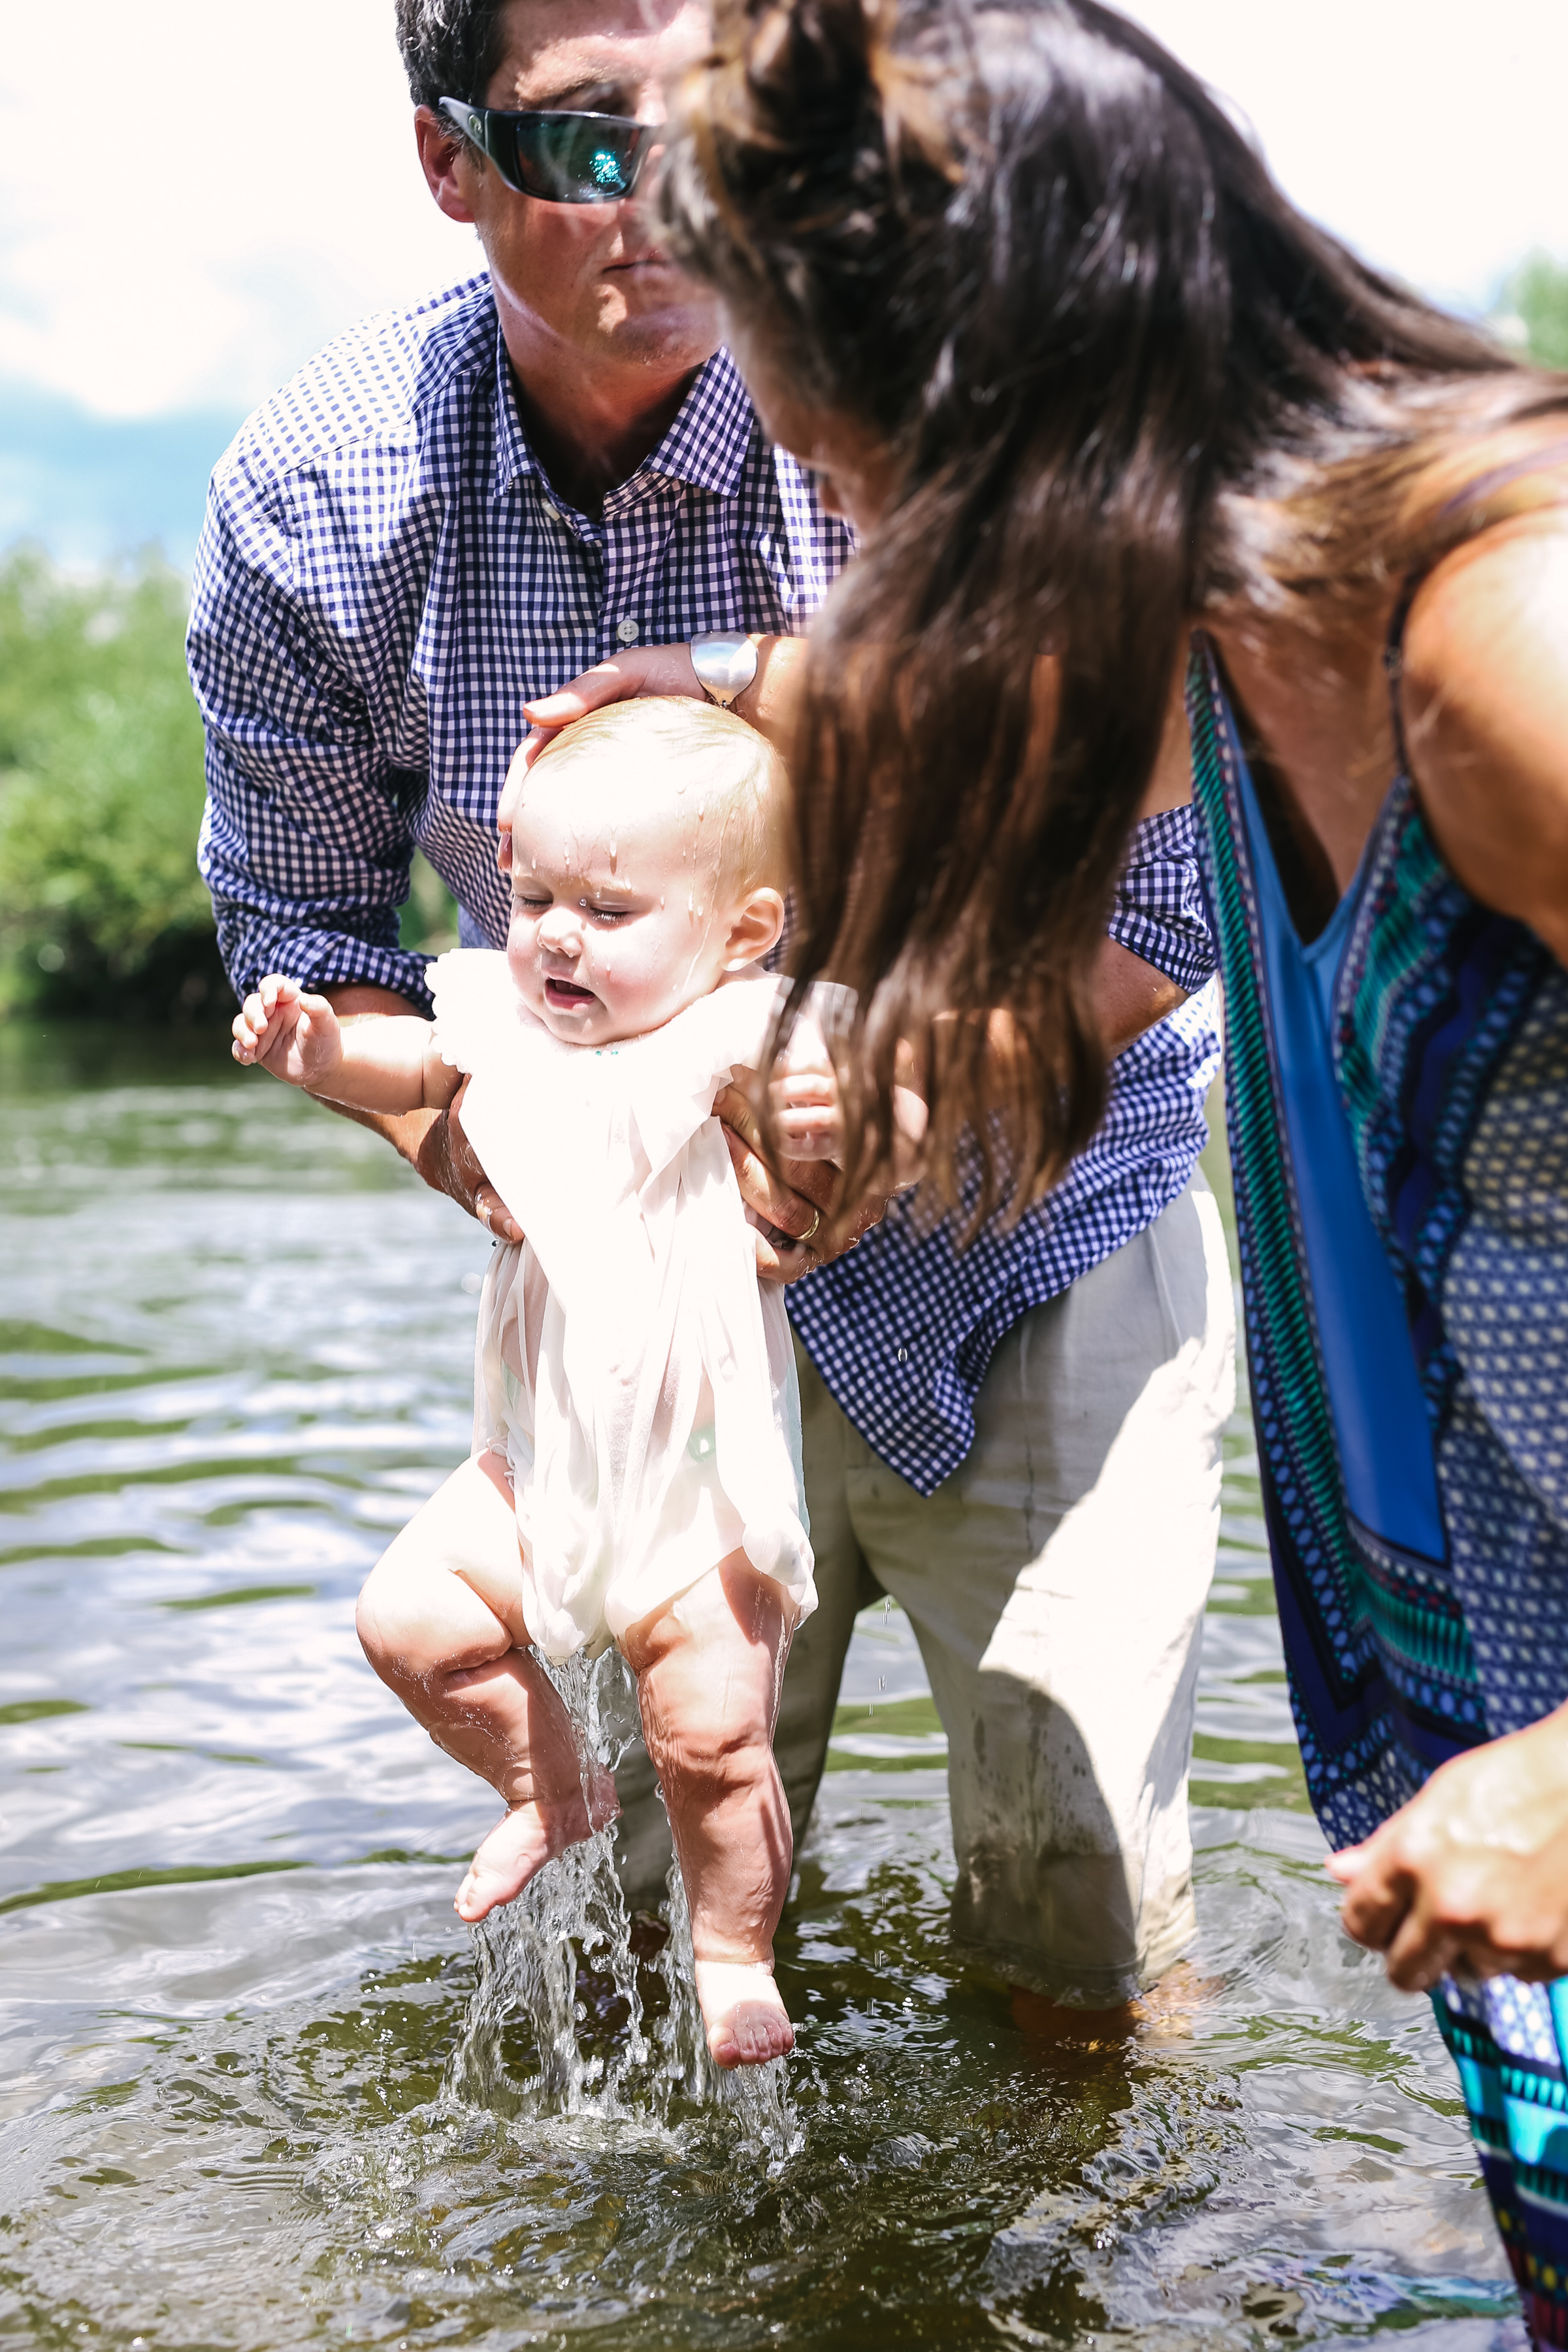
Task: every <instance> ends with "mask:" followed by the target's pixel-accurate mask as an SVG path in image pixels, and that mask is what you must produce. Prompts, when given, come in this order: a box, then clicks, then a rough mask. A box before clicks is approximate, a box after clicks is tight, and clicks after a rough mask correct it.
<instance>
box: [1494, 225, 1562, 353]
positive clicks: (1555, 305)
mask: <svg viewBox="0 0 1568 2352" xmlns="http://www.w3.org/2000/svg"><path fill="white" fill-rule="evenodd" d="M1502 310H1503V311H1504V313H1505V314H1506V316H1507V318H1508V319H1509V320H1510V321H1511V320H1514V319H1517V320H1518V321H1519V325H1520V328H1521V330H1522V332H1521V341H1522V342H1523V343H1524V345H1525V348H1526V349H1527V350H1528V352H1529V353H1530V356H1531V359H1532V360H1535V361H1537V362H1539V363H1540V365H1541V366H1542V367H1552V368H1568V268H1563V265H1562V264H1561V263H1559V262H1555V261H1553V260H1552V259H1551V257H1549V256H1548V255H1546V254H1544V253H1532V254H1531V257H1530V258H1529V260H1528V261H1525V262H1521V265H1520V267H1519V268H1517V269H1516V270H1515V271H1514V273H1513V275H1512V277H1511V278H1510V279H1509V281H1508V283H1507V285H1506V286H1505V288H1504V289H1503V299H1502Z"/></svg>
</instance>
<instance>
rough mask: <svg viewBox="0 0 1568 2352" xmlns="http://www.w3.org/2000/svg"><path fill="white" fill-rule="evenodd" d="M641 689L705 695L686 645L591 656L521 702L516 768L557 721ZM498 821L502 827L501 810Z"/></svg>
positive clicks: (524, 766)
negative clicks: (525, 726) (524, 723)
mask: <svg viewBox="0 0 1568 2352" xmlns="http://www.w3.org/2000/svg"><path fill="white" fill-rule="evenodd" d="M642 694H681V695H685V696H686V697H687V698H688V699H689V700H690V701H694V702H702V701H705V700H706V697H705V695H704V694H703V691H702V688H700V686H699V684H698V683H697V672H696V671H695V670H694V669H693V668H692V667H691V648H690V646H634V647H633V648H632V650H631V651H630V652H629V653H624V654H616V655H615V656H613V657H612V658H611V659H610V660H609V661H602V662H596V663H595V666H594V667H593V668H592V669H585V670H584V672H583V673H582V675H581V677H574V678H572V679H570V680H569V681H568V683H567V684H566V685H565V686H563V687H562V688H560V690H559V692H557V693H555V694H543V695H541V696H540V698H539V699H538V701H537V702H530V703H525V704H524V706H523V709H524V715H525V716H526V718H527V719H528V721H529V724H530V726H531V730H532V732H531V734H530V735H529V737H528V738H527V740H526V741H525V742H524V743H523V745H522V746H521V750H520V751H519V752H518V759H519V761H521V772H527V770H528V769H529V768H531V766H532V764H533V762H534V761H535V760H537V759H538V757H539V755H540V753H541V751H543V749H544V747H545V745H546V744H547V743H550V742H552V741H553V740H554V739H555V737H556V736H557V735H559V734H560V732H561V730H562V729H563V727H570V725H571V724H572V721H573V720H574V719H583V718H585V717H586V716H587V714H588V712H589V711H590V710H602V709H604V708H605V704H606V703H611V702H630V701H631V700H633V699H634V698H636V697H637V696H638V695H642ZM500 823H501V830H502V831H503V832H505V831H506V829H507V821H506V818H505V817H504V816H503V817H502V818H501V820H500Z"/></svg>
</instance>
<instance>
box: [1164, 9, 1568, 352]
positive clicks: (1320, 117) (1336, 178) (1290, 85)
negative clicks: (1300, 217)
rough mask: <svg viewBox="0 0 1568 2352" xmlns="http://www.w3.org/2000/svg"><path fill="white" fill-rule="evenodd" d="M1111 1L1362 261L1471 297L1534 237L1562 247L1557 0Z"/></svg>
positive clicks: (1467, 301) (1450, 296) (1563, 44)
mask: <svg viewBox="0 0 1568 2352" xmlns="http://www.w3.org/2000/svg"><path fill="white" fill-rule="evenodd" d="M1121 5H1124V6H1125V8H1126V11H1127V13H1128V14H1129V15H1130V16H1136V17H1137V18H1138V19H1139V20H1140V21H1141V22H1142V24H1144V25H1146V26H1148V27H1149V29H1150V31H1151V32H1152V33H1153V34H1154V35H1155V36H1156V37H1158V38H1159V39H1160V40H1162V41H1163V42H1164V43H1165V45H1166V47H1169V48H1171V49H1173V50H1174V51H1175V53H1176V55H1177V56H1178V57H1180V58H1183V59H1184V61H1185V63H1187V64H1188V65H1190V66H1191V67H1192V68H1194V71H1195V72H1198V73H1201V74H1202V75H1203V76H1204V77H1205V79H1206V80H1207V81H1209V82H1210V83H1211V84H1212V85H1213V86H1214V87H1215V89H1217V90H1219V91H1220V92H1221V93H1222V95H1224V96H1225V97H1226V98H1227V99H1228V100H1231V101H1232V103H1233V104H1234V105H1235V106H1237V108H1238V109H1239V110H1240V111H1241V112H1242V113H1243V114H1244V115H1245V116H1246V117H1247V119H1248V120H1249V121H1250V122H1251V125H1252V128H1253V130H1254V131H1256V133H1257V134H1258V137H1259V138H1260V140H1261V142H1262V144H1263V148H1264V152H1265V153H1266V154H1267V156H1268V161H1269V163H1270V164H1271V165H1272V167H1273V169H1274V172H1275V173H1276V175H1277V176H1278V178H1279V180H1280V181H1281V183H1282V184H1283V185H1284V187H1285V188H1286V190H1287V191H1288V193H1289V195H1290V196H1291V197H1292V199H1293V200H1294V201H1295V202H1296V203H1297V204H1299V205H1300V206H1301V207H1302V208H1303V210H1304V211H1306V212H1309V213H1310V214H1311V215H1313V217H1314V218H1315V219H1317V220H1320V221H1321V222H1322V223H1323V224H1324V226H1327V227H1329V228H1331V229H1333V230H1334V231H1336V233H1337V234H1338V235H1339V236H1342V237H1343V238H1344V239H1345V240H1346V242H1347V243H1348V244H1350V245H1352V246H1353V247H1355V248H1356V250H1357V251H1358V252H1359V253H1361V254H1362V255H1363V257H1364V258H1365V259H1367V260H1368V261H1371V262H1373V263H1375V264H1376V265H1377V266H1378V267H1380V268H1384V269H1389V270H1392V271H1394V273H1395V274H1396V275H1398V276H1399V277H1401V278H1405V279H1406V280H1408V281H1409V282H1410V283H1411V284H1412V285H1415V286H1419V287H1421V288H1423V289H1425V290H1426V291H1427V292H1428V293H1431V294H1434V295H1436V296H1437V297H1438V298H1439V299H1443V300H1446V301H1450V302H1454V303H1456V304H1458V305H1460V306H1464V307H1468V308H1470V309H1479V308H1484V307H1485V306H1486V305H1487V304H1488V303H1489V300H1490V299H1491V297H1492V295H1493V293H1494V290H1495V289H1496V286H1497V282H1498V280H1499V278H1501V277H1502V276H1503V275H1504V274H1505V272H1506V271H1507V270H1508V269H1510V268H1511V267H1512V265H1513V264H1514V263H1515V262H1516V261H1518V260H1519V259H1521V257H1522V256H1523V255H1524V254H1525V253H1526V252H1528V251H1529V250H1530V249H1531V247H1537V246H1540V247H1545V248H1546V249H1547V250H1548V251H1550V252H1554V253H1557V254H1558V255H1560V256H1561V257H1563V258H1564V259H1568V175H1565V174H1564V172H1563V140H1564V93H1565V92H1568V5H1564V0H1489V5H1486V6H1482V7H1478V6H1477V5H1475V0H1310V5H1303V0H1121Z"/></svg>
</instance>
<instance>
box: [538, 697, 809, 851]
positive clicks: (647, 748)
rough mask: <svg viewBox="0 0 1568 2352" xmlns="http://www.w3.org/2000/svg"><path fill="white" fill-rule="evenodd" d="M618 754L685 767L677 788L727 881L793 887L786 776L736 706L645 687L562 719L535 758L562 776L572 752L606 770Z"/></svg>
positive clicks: (620, 760) (625, 764)
mask: <svg viewBox="0 0 1568 2352" xmlns="http://www.w3.org/2000/svg"><path fill="white" fill-rule="evenodd" d="M574 761H575V762H576V763H577V764H578V765H579V766H581V765H584V764H585V763H588V762H593V763H595V765H597V766H598V767H599V768H600V769H601V770H603V768H604V767H605V764H606V763H607V762H610V761H614V762H616V765H617V766H618V767H619V768H621V770H622V771H623V772H625V771H626V770H627V769H629V768H631V767H632V766H633V765H634V764H635V763H638V762H647V763H657V764H658V765H659V766H661V767H668V768H671V769H678V770H679V787H678V789H679V790H681V791H682V792H683V793H685V794H688V795H689V796H690V797H691V800H692V801H694V803H695V804H696V806H697V808H698V810H699V812H700V814H701V816H702V819H703V823H704V825H706V824H707V821H708V819H709V818H712V819H714V820H715V822H714V824H713V826H712V831H711V832H710V833H707V834H705V840H706V841H707V842H709V843H711V844H712V845H713V847H712V849H711V851H710V855H711V856H713V859H714V866H715V871H716V873H717V877H718V880H719V883H720V887H721V888H723V889H724V890H726V891H731V890H732V891H734V892H736V893H741V892H743V891H746V890H749V889H752V888H755V887H757V886H758V885H759V884H766V885H769V886H771V887H773V889H775V890H784V889H787V888H788V887H789V877H790V864H791V856H790V799H789V776H788V772H787V771H786V770H785V767H784V761H782V760H781V759H780V757H779V755H778V753H777V752H776V751H774V750H773V745H772V744H771V743H770V742H769V741H768V740H767V737H766V736H765V735H759V734H758V732H757V730H756V729H755V728H754V727H749V726H748V725H747V724H746V721H745V720H744V719H737V718H736V716H735V714H734V712H733V711H732V710H723V709H720V707H719V705H718V704H717V703H714V702H697V701H694V700H693V699H692V698H690V697H689V695H673V694H672V695H644V696H639V697H638V698H637V699H635V700H633V701H629V702H612V703H608V704H606V705H605V708H604V709H602V710H591V711H590V712H589V713H588V715H587V717H586V718H585V719H574V721H573V723H572V725H571V726H570V727H566V728H563V730H562V731H561V733H560V734H559V735H557V736H556V737H555V739H554V740H553V741H552V743H550V744H549V745H548V746H547V747H546V748H545V750H544V751H542V752H541V754H540V756H539V758H538V759H537V760H536V761H535V762H534V765H533V769H532V773H533V774H534V775H538V774H539V773H540V772H541V771H542V770H543V769H544V768H545V767H546V766H548V768H549V771H550V775H551V779H552V782H553V781H557V780H559V779H560V777H561V776H562V775H563V772H564V771H565V770H566V769H567V768H569V767H570V766H571V765H572V764H573V762H574ZM525 791H526V788H525Z"/></svg>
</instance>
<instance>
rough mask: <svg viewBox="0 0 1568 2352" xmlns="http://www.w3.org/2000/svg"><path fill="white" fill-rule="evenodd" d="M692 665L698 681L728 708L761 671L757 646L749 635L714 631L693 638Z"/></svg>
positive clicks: (715, 699) (717, 700)
mask: <svg viewBox="0 0 1568 2352" xmlns="http://www.w3.org/2000/svg"><path fill="white" fill-rule="evenodd" d="M691 667H692V668H693V669H694V670H695V671H696V672H697V677H698V683H699V684H700V686H702V687H704V688H706V690H707V691H708V693H710V695H711V696H712V698H713V699H714V701H715V702H719V703H722V704H724V705H725V707H726V708H728V706H729V705H730V704H731V702H732V701H733V700H734V698H735V697H736V695H738V694H742V693H743V692H744V691H745V689H746V688H747V687H748V686H750V684H751V683H752V679H753V678H754V677H755V676H756V674H757V649H756V647H755V646H754V645H752V641H751V639H750V638H749V637H742V636H730V635H725V634H722V633H720V632H714V633H713V634H711V635H707V636H700V637H693V639H692V640H691Z"/></svg>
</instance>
